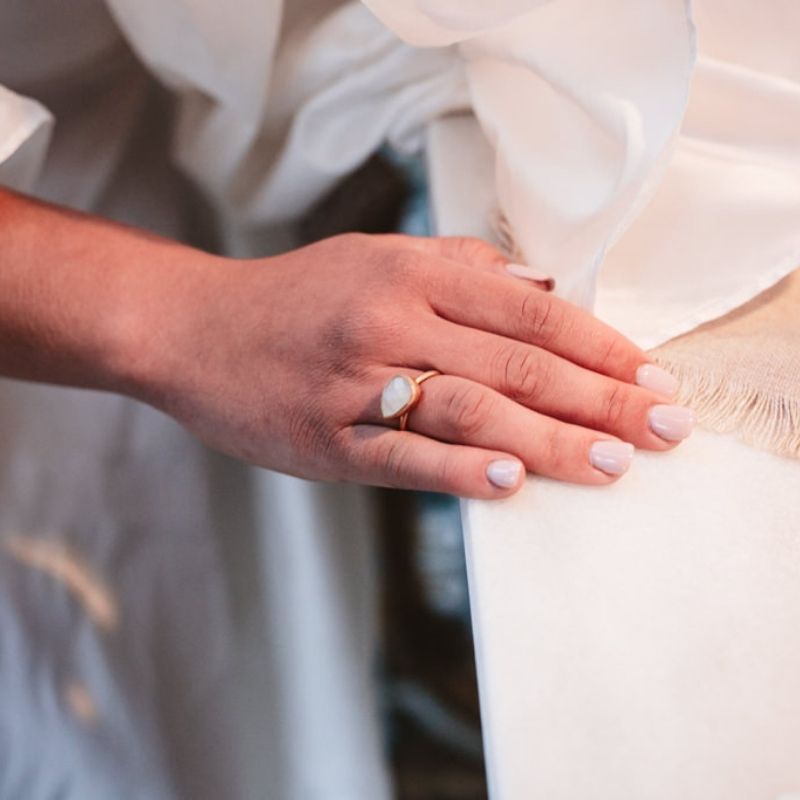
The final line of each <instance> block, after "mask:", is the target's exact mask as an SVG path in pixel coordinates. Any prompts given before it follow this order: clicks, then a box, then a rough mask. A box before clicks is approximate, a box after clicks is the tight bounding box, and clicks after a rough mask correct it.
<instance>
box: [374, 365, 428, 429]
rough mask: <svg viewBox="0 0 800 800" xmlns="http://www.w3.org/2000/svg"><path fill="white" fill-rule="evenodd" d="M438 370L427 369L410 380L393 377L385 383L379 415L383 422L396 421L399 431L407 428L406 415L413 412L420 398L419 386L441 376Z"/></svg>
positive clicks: (397, 376)
mask: <svg viewBox="0 0 800 800" xmlns="http://www.w3.org/2000/svg"><path fill="white" fill-rule="evenodd" d="M441 374H442V373H441V372H439V370H438V369H429V370H428V371H427V372H423V373H421V374H420V375H417V377H416V378H411V377H409V376H408V375H403V374H398V375H393V376H392V377H391V378H389V380H388V381H387V382H386V385H385V386H384V387H383V393H382V394H381V414H382V416H383V418H384V419H385V420H390V419H396V420H399V422H400V430H401V431H404V430H406V428H407V427H408V415H409V414H410V413H411V412H412V411H413V410H414V408H415V407H416V405H417V404H418V403H419V401H420V398H421V397H422V390H421V389H420V386H421V385H422V384H423V383H425V381H427V380H428V379H429V378H433V377H435V376H436V375H441Z"/></svg>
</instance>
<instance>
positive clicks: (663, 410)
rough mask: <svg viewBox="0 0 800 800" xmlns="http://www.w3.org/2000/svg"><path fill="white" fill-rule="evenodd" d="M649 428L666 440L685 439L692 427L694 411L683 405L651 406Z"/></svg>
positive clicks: (677, 440) (676, 440)
mask: <svg viewBox="0 0 800 800" xmlns="http://www.w3.org/2000/svg"><path fill="white" fill-rule="evenodd" d="M649 422H650V430H652V431H653V433H655V434H656V435H658V436H660V437H661V438H662V439H666V441H668V442H679V441H680V440H681V439H685V438H686V437H687V436H688V435H689V434H690V433H691V432H692V428H694V423H695V413H694V411H692V409H691V408H685V407H684V406H667V405H659V406H653V407H652V408H651V409H650V414H649Z"/></svg>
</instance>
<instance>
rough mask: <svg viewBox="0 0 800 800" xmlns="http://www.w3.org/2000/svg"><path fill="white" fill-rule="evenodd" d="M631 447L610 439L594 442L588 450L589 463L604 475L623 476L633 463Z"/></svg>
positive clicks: (625, 443) (632, 449)
mask: <svg viewBox="0 0 800 800" xmlns="http://www.w3.org/2000/svg"><path fill="white" fill-rule="evenodd" d="M633 451H634V448H633V445H632V444H629V443H628V442H617V441H613V440H610V439H606V440H603V441H599V442H595V443H594V444H593V445H592V446H591V447H590V448H589V462H590V463H591V465H592V466H593V467H594V468H595V469H599V470H600V471H601V472H605V473H606V475H623V474H624V473H626V472H627V471H628V468H629V467H630V465H631V462H632V461H633Z"/></svg>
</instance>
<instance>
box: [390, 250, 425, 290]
mask: <svg viewBox="0 0 800 800" xmlns="http://www.w3.org/2000/svg"><path fill="white" fill-rule="evenodd" d="M424 261H425V257H424V255H423V254H422V253H417V252H416V251H414V250H391V251H389V252H388V253H386V254H385V255H384V256H383V265H382V266H383V269H382V272H383V276H384V277H385V278H386V280H387V281H388V282H389V284H390V285H391V286H394V287H400V286H408V285H411V284H412V283H413V282H414V281H415V279H418V278H419V276H420V275H421V274H422V272H423V271H424Z"/></svg>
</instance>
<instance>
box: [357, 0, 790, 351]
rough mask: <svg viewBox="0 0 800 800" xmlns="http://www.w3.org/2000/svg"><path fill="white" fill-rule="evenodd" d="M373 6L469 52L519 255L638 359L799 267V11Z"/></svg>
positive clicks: (615, 0) (624, 5)
mask: <svg viewBox="0 0 800 800" xmlns="http://www.w3.org/2000/svg"><path fill="white" fill-rule="evenodd" d="M365 2H366V3H367V5H368V6H369V7H370V8H371V9H372V10H373V11H374V13H376V14H377V15H378V16H380V17H381V19H382V20H383V21H384V22H385V23H386V24H387V25H390V26H392V27H393V28H394V29H395V31H396V32H397V33H398V35H400V36H403V37H404V38H405V39H406V40H407V41H409V42H411V43H413V44H416V45H424V46H442V45H448V44H452V43H453V42H457V43H458V44H457V46H458V49H459V52H460V55H461V57H462V59H463V60H464V61H465V63H466V68H467V75H468V79H469V88H470V93H471V98H472V104H473V107H474V109H475V112H476V114H477V116H478V119H479V121H480V123H481V125H482V127H483V130H484V132H485V134H486V136H487V138H488V139H489V141H490V143H491V144H492V146H493V148H494V151H495V159H496V164H495V180H496V192H497V198H498V202H499V205H500V208H501V210H502V211H503V213H504V215H505V216H506V218H507V219H508V222H509V223H510V226H511V229H512V231H513V234H514V236H515V239H516V241H517V244H518V245H519V247H520V249H521V251H522V253H523V254H524V256H525V258H526V259H527V261H528V262H529V263H530V264H532V265H533V266H536V267H538V268H539V269H541V270H544V271H546V272H549V273H550V274H553V275H554V276H556V278H557V281H558V285H559V291H560V292H561V294H562V295H564V296H566V297H567V298H569V299H571V300H573V301H575V302H578V303H581V304H583V305H585V306H589V307H593V308H594V309H595V311H596V313H598V315H599V316H601V317H603V318H604V319H606V320H608V321H609V322H611V323H612V324H614V325H615V326H617V327H619V328H620V329H621V330H623V331H624V332H625V333H627V334H628V335H630V336H632V337H633V338H635V339H636V340H637V341H638V342H639V343H640V344H642V345H643V346H647V347H650V346H654V345H657V344H659V343H660V342H663V341H665V340H666V339H668V338H671V337H673V336H676V335H678V334H680V333H682V332H684V331H687V330H690V329H692V328H693V327H695V326H697V325H698V324H700V323H702V322H705V321H707V320H709V319H712V318H714V317H716V316H719V315H721V314H724V313H726V312H727V311H728V310H730V309H731V308H733V307H735V306H737V305H739V304H740V303H743V302H745V301H746V300H747V299H749V298H750V297H752V296H754V295H755V294H757V293H758V292H760V291H762V290H763V289H765V288H767V287H768V286H770V285H771V284H773V283H775V282H776V281H777V280H779V279H780V278H781V277H783V276H784V275H785V274H786V273H787V272H789V271H790V270H791V269H792V268H794V267H796V266H798V264H800V170H799V169H798V166H799V165H800V144H799V143H798V139H797V132H798V131H800V92H799V91H798V88H799V87H798V84H797V83H796V82H795V81H796V72H797V69H796V67H797V56H796V47H794V45H793V42H796V41H797V38H798V34H800V22H799V21H798V18H799V17H800V9H798V7H797V5H796V4H792V3H787V2H784V0H771V2H765V3H760V4H757V5H756V4H747V3H743V2H736V3H733V4H730V3H723V2H722V0H697V1H696V2H695V3H694V4H691V3H689V2H686V3H679V2H672V1H669V2H667V1H662V0H652V2H647V3H641V2H638V0H610V2H607V3H602V4H599V3H589V2H585V1H584V0H551V2H546V3H539V2H535V0H531V2H529V3H522V2H514V0H507V2H497V3H493V4H491V7H489V6H488V5H486V4H484V5H482V6H481V7H478V6H476V5H475V4H471V3H465V4H463V5H462V4H456V3H454V2H450V0H405V1H404V0H365ZM693 11H694V13H695V15H696V17H697V20H698V23H699V27H700V36H699V44H700V48H699V51H700V52H699V55H698V48H697V46H696V35H695V27H694V22H693V16H692V12H693ZM768 20H769V21H768ZM743 31H747V32H748V33H747V35H743V33H742V32H743ZM751 32H752V33H753V34H754V35H751ZM706 43H707V44H708V48H709V50H708V52H706V51H705V50H704V48H705V46H706ZM793 53H794V55H792V54H793Z"/></svg>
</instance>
